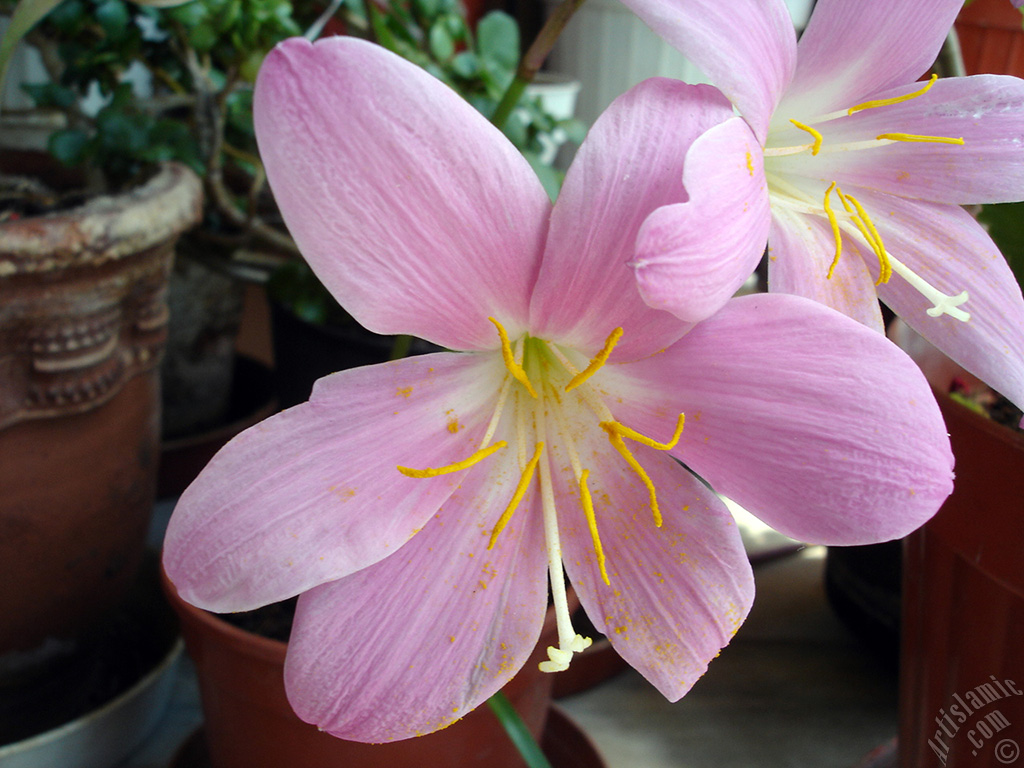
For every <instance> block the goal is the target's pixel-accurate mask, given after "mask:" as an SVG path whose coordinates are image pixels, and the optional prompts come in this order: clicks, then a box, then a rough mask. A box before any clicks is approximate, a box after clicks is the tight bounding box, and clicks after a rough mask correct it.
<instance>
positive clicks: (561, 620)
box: [398, 318, 684, 672]
mask: <svg viewBox="0 0 1024 768" xmlns="http://www.w3.org/2000/svg"><path fill="white" fill-rule="evenodd" d="M490 320H491V322H492V323H494V326H495V328H496V329H497V332H498V337H499V339H500V341H501V355H502V359H503V361H504V363H505V368H506V371H507V373H506V375H505V377H504V379H503V381H502V384H501V388H500V389H499V391H498V397H497V401H496V404H495V408H494V412H493V414H492V416H491V419H490V421H489V422H488V425H487V428H486V430H485V432H484V436H483V439H482V440H481V441H480V447H479V448H478V449H477V450H476V451H475V452H474V453H473V454H472V455H470V456H469V457H467V458H465V459H463V460H462V461H458V462H455V463H453V464H449V465H446V466H444V467H435V468H427V469H412V468H410V467H398V471H399V472H401V473H402V474H404V475H407V476H409V477H418V478H430V477H436V476H438V475H442V474H448V473H450V472H458V471H461V470H464V469H468V468H470V467H472V466H473V465H475V464H477V463H479V462H481V461H483V460H485V459H487V458H488V457H489V456H492V455H493V454H495V453H497V452H498V451H500V450H502V449H504V448H507V447H509V445H508V443H507V442H506V441H504V440H499V441H497V442H493V443H492V440H493V439H494V436H495V434H496V433H497V430H498V427H499V425H500V424H501V422H502V421H503V420H504V419H505V418H509V419H511V421H512V429H511V433H512V434H513V435H514V440H513V442H514V445H513V446H512V447H513V449H514V450H515V451H516V453H517V456H518V464H519V470H520V475H519V482H518V483H517V484H516V488H515V490H514V491H513V493H512V498H511V499H510V501H509V503H508V505H507V506H506V508H505V510H504V511H503V512H502V513H501V515H500V516H499V517H498V519H497V521H496V522H495V524H494V527H493V528H492V530H491V535H490V541H489V542H488V546H487V548H488V549H491V548H493V547H494V545H495V543H496V542H497V540H498V538H499V536H500V535H501V532H502V531H503V530H504V529H505V527H506V526H507V525H508V523H509V521H510V520H511V519H512V517H513V515H514V514H515V512H516V510H517V509H518V507H519V505H520V503H521V502H522V500H523V498H524V497H525V496H526V494H527V492H528V491H529V489H530V487H531V485H532V484H533V483H534V479H536V480H537V485H538V489H537V490H538V492H539V493H540V501H541V509H542V512H543V528H544V541H545V548H546V550H547V559H548V580H549V582H550V584H551V595H552V602H553V604H554V607H555V616H556V619H557V626H558V647H554V646H551V647H549V648H548V660H547V661H544V662H541V664H540V668H541V670H542V671H545V672H557V671H561V670H564V669H566V668H568V666H569V662H570V660H571V659H572V656H573V654H574V653H579V652H581V651H583V650H584V649H586V648H587V647H589V646H590V644H591V640H590V638H585V637H582V636H581V635H579V634H577V633H576V631H575V630H574V629H573V627H572V621H571V617H570V615H569V608H568V598H567V593H566V584H565V572H564V570H563V567H562V545H561V538H560V536H559V529H558V515H557V509H556V497H557V496H558V494H556V492H555V488H554V483H553V480H552V476H553V472H552V466H551V461H552V459H551V446H552V445H553V444H554V443H555V442H556V441H557V443H558V444H559V446H560V447H562V448H564V450H565V451H566V453H567V455H568V458H569V463H570V465H571V467H572V472H573V475H574V477H575V481H576V489H577V490H578V493H579V506H580V509H581V511H582V513H583V516H584V518H585V520H586V523H587V529H588V530H589V533H590V538H591V543H592V546H593V549H594V556H595V559H596V561H597V566H598V570H599V571H600V574H601V579H602V581H603V582H604V583H605V585H607V586H610V585H611V579H610V578H609V575H608V570H607V560H606V557H605V553H604V547H603V546H602V544H601V536H600V532H599V527H598V520H597V515H596V514H595V511H594V504H593V499H592V497H591V493H590V487H589V479H590V470H589V469H587V468H586V467H584V466H583V461H582V460H581V457H580V451H579V450H578V448H577V445H576V440H575V439H574V437H573V435H574V434H578V424H579V422H580V421H581V419H582V420H589V419H596V421H597V426H598V427H600V429H602V430H603V431H604V432H605V434H606V436H607V438H608V441H609V443H610V444H611V446H612V447H613V448H614V449H615V451H616V452H617V453H618V454H619V456H621V457H622V459H623V460H624V461H625V462H626V464H627V465H628V466H629V467H630V469H631V470H632V471H633V472H634V473H635V474H636V475H637V477H638V478H639V480H640V482H641V483H642V484H643V485H644V486H645V488H646V489H647V492H648V496H649V500H650V506H651V512H652V516H653V522H654V525H655V526H658V527H660V526H661V524H662V516H661V510H660V508H659V506H658V498H657V491H656V489H655V487H654V483H653V482H652V481H651V479H650V477H649V476H648V474H647V473H646V471H645V470H644V468H643V467H642V466H641V464H640V462H639V461H637V459H636V457H635V456H634V455H633V453H632V452H631V451H630V450H629V447H628V446H627V444H626V440H630V441H633V442H636V443H641V444H642V445H646V446H648V447H650V448H654V449H656V450H661V451H668V450H671V449H672V448H674V447H675V445H676V443H677V442H678V441H679V437H680V435H681V433H682V430H683V422H684V417H683V414H680V415H679V419H678V421H677V423H676V427H675V431H674V432H673V434H672V436H671V437H670V439H669V440H668V441H667V442H663V443H662V442H658V441H656V440H653V439H651V438H650V437H647V436H646V435H643V434H641V433H639V432H637V431H635V430H633V429H631V428H630V427H627V426H626V425H624V424H622V423H620V422H619V421H617V420H616V419H615V417H614V416H613V415H612V412H611V410H610V409H609V408H608V406H607V404H606V403H605V402H604V398H603V394H602V392H601V391H600V390H599V389H597V388H596V387H595V386H594V385H593V382H592V381H591V378H592V377H593V376H594V375H595V374H596V373H597V372H598V371H599V370H600V369H601V368H602V367H603V366H604V365H605V363H606V362H607V361H608V358H609V356H610V355H611V353H612V351H613V350H614V348H615V345H616V344H617V343H618V341H619V339H620V338H621V337H622V329H621V328H616V329H615V330H614V331H612V332H611V334H610V335H609V336H608V338H607V339H606V341H605V344H604V347H603V348H602V349H601V350H600V351H599V352H598V353H597V354H596V355H594V357H593V358H591V359H590V360H589V362H588V363H587V364H586V365H577V364H576V363H575V362H574V361H573V359H572V358H576V359H577V360H578V361H581V360H582V359H584V358H582V356H579V355H577V354H576V353H574V352H572V351H571V350H569V351H568V352H567V351H565V350H562V349H561V348H559V347H558V346H557V345H556V344H553V343H552V342H550V341H545V340H543V339H538V338H532V337H530V336H529V335H526V336H524V337H522V338H520V339H517V340H516V341H515V342H512V341H510V339H509V337H508V334H507V333H506V332H505V328H504V327H503V326H502V325H501V323H500V322H498V321H497V320H496V319H494V318H490ZM510 405H511V408H510V407H509V406H510ZM510 411H511V413H509V412H510ZM573 426H577V430H576V431H575V432H574V430H573V429H572V427H573ZM530 446H532V448H531V447H530Z"/></svg>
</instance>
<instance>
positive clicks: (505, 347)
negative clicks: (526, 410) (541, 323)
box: [487, 317, 537, 398]
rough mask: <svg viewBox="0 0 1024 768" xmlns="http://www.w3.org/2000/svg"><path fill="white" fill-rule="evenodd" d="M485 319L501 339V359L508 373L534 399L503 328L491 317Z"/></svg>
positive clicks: (533, 393)
mask: <svg viewBox="0 0 1024 768" xmlns="http://www.w3.org/2000/svg"><path fill="white" fill-rule="evenodd" d="M487 319H488V320H490V321H491V322H492V323H494V327H495V328H497V329H498V338H500V339H501V357H502V359H503V360H504V361H505V367H506V368H508V372H509V373H511V374H512V375H513V376H515V377H516V379H517V380H518V381H519V383H520V384H522V385H523V386H524V387H526V391H527V392H529V393H530V395H532V396H533V397H534V398H536V397H537V392H536V391H535V390H534V388H533V385H532V384H531V383H530V378H529V377H528V376H527V375H526V371H524V370H523V367H522V366H521V365H519V363H517V362H516V359H515V357H514V356H513V355H512V344H511V343H509V340H508V334H507V333H505V326H503V325H502V324H501V323H499V322H498V321H497V320H495V319H494V318H493V317H488V318H487Z"/></svg>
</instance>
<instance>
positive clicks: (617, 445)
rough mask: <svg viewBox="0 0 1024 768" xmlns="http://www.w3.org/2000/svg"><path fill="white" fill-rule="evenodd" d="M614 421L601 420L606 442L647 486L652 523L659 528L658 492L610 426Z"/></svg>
mask: <svg viewBox="0 0 1024 768" xmlns="http://www.w3.org/2000/svg"><path fill="white" fill-rule="evenodd" d="M614 423H615V422H606V421H602V422H601V427H603V428H604V431H605V432H607V433H608V442H610V443H611V444H612V447H613V448H614V449H615V450H616V451H618V452H619V455H620V456H622V458H623V459H625V460H626V463H627V464H629V467H630V469H632V470H633V471H634V472H636V474H637V477H639V478H640V482H642V483H643V484H644V485H645V486H647V493H648V495H649V496H650V499H651V512H652V513H653V514H654V525H655V527H657V528H661V510H660V509H659V508H658V492H657V491H656V490H655V489H654V483H652V482H651V478H649V477H648V476H647V473H646V472H644V468H643V467H641V466H640V462H638V461H637V460H636V458H635V457H634V456H633V454H632V453H630V452H629V448H627V447H626V443H625V442H623V440H622V436H621V435H620V434H619V433H618V431H617V430H616V429H615V428H614V427H613V426H611V425H612V424H614Z"/></svg>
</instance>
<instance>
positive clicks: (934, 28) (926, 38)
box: [779, 0, 963, 120]
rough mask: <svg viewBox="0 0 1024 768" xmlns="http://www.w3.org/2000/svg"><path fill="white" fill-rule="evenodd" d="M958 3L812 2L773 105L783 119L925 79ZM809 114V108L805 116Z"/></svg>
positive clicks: (851, 102) (903, 0)
mask: <svg viewBox="0 0 1024 768" xmlns="http://www.w3.org/2000/svg"><path fill="white" fill-rule="evenodd" d="M961 7H963V0H932V1H931V2H929V3H928V4H927V6H923V5H922V4H921V2H920V0H889V1H888V2H884V3H864V2H850V0H818V3H817V4H816V5H815V7H814V12H813V13H812V14H811V19H810V21H809V22H808V24H807V29H805V30H804V33H803V35H802V36H801V38H800V43H799V45H798V46H797V66H796V73H795V74H794V75H793V82H792V84H791V85H790V88H789V90H788V91H787V92H786V98H785V100H784V101H783V103H782V104H781V105H780V106H779V113H780V115H782V116H784V117H785V119H787V120H788V119H789V118H790V117H796V118H797V119H798V120H800V119H802V118H801V117H800V116H799V115H800V114H801V113H802V114H805V115H807V116H808V117H810V116H811V115H820V114H823V113H825V112H831V111H832V110H834V109H845V108H847V107H852V106H853V105H854V104H857V103H859V102H861V101H864V100H866V99H869V98H874V95H875V94H876V93H879V92H880V91H884V90H886V89H888V88H892V87H894V86H898V85H903V84H905V83H911V82H913V81H914V80H917V78H919V77H920V76H921V75H922V74H924V73H925V72H926V71H927V70H928V68H929V67H930V66H931V65H932V63H933V62H934V61H935V57H936V56H937V55H938V53H939V49H940V48H941V47H942V43H943V41H945V39H946V33H948V32H949V29H950V27H952V26H953V19H955V18H956V15H957V13H958V12H959V10H960V8H961ZM807 110H813V111H807Z"/></svg>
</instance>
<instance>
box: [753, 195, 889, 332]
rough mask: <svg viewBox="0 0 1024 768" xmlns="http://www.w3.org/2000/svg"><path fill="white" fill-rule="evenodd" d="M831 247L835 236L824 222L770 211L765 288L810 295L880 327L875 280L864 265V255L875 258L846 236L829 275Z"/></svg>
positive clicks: (808, 296)
mask: <svg viewBox="0 0 1024 768" xmlns="http://www.w3.org/2000/svg"><path fill="white" fill-rule="evenodd" d="M835 251H836V241H835V236H834V235H833V234H832V228H831V227H830V226H829V224H828V221H827V220H825V219H822V218H819V217H817V216H807V215H804V214H801V213H794V212H792V211H787V210H785V209H780V210H779V211H778V212H775V213H773V216H772V227H771V234H770V235H769V237H768V288H769V290H770V291H772V292H773V293H791V294H794V295H796V296H804V297H806V298H808V299H813V300H814V301H816V302H818V303H819V304H824V305H825V306H827V307H832V308H833V309H836V310H838V311H839V312H842V313H843V314H844V315H846V316H847V317H852V318H853V319H854V320H856V321H857V322H859V323H863V324H864V325H866V326H868V327H869V328H874V329H875V330H877V331H882V330H883V325H882V310H881V307H880V306H879V303H878V293H877V291H876V290H875V278H874V277H872V276H871V272H870V271H869V270H868V268H867V265H866V263H865V259H873V260H874V261H875V262H876V263H877V261H878V259H877V257H876V256H875V254H874V252H873V251H870V250H868V249H867V248H864V247H863V246H861V245H859V244H858V243H857V242H856V241H853V240H851V239H850V238H849V237H845V238H843V250H842V253H841V255H840V257H839V263H838V264H836V268H835V269H834V270H833V272H832V277H829V276H828V274H829V267H830V266H831V264H832V260H833V259H834V258H835ZM875 274H877V269H876V270H875Z"/></svg>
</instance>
